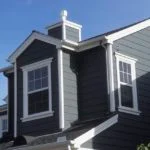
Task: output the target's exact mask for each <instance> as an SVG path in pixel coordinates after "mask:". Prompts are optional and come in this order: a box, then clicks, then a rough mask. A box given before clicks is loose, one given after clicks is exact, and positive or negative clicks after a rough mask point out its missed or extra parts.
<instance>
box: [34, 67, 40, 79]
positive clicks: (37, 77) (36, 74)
mask: <svg viewBox="0 0 150 150" xmlns="http://www.w3.org/2000/svg"><path fill="white" fill-rule="evenodd" d="M34 72H35V79H40V78H41V69H36V70H35V71H34Z"/></svg>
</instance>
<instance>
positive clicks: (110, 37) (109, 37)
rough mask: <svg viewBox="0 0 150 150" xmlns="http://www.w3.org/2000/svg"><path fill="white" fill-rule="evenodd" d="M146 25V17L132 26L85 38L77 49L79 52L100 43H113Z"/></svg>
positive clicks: (147, 21) (148, 25)
mask: <svg viewBox="0 0 150 150" xmlns="http://www.w3.org/2000/svg"><path fill="white" fill-rule="evenodd" d="M147 27H150V19H147V20H145V21H142V22H140V23H137V24H135V25H132V26H130V27H127V28H125V29H122V30H119V31H116V32H114V33H111V34H103V35H100V36H97V37H93V38H91V39H89V40H88V39H87V40H85V41H83V42H80V43H79V49H78V51H79V52H81V51H84V50H86V49H90V48H92V47H96V46H98V45H100V44H102V43H113V42H114V41H116V40H119V39H121V38H124V37H126V36H128V35H131V34H133V33H136V32H138V31H140V30H143V29H145V28H147ZM102 41H103V42H102Z"/></svg>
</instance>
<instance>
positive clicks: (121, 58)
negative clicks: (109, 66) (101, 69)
mask: <svg viewBox="0 0 150 150" xmlns="http://www.w3.org/2000/svg"><path fill="white" fill-rule="evenodd" d="M115 56H116V68H117V81H118V84H117V85H118V97H119V107H118V110H119V111H121V112H125V113H130V114H134V115H139V114H140V111H139V110H138V100H137V86H136V67H135V63H136V61H137V59H135V58H132V57H129V56H126V55H123V54H120V53H115ZM119 61H122V62H126V63H128V64H130V65H131V76H132V85H131V87H132V92H133V93H132V95H133V108H130V107H125V106H122V104H121V91H120V84H122V82H121V81H120V72H119Z"/></svg>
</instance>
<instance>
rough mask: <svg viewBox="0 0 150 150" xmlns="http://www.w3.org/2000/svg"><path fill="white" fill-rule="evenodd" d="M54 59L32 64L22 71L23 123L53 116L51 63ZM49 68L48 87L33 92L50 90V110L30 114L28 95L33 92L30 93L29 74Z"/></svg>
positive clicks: (24, 67)
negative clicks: (39, 69) (32, 71)
mask: <svg viewBox="0 0 150 150" xmlns="http://www.w3.org/2000/svg"><path fill="white" fill-rule="evenodd" d="M52 59H53V58H48V59H45V60H42V61H38V62H35V63H32V64H30V65H26V66H23V67H22V68H21V69H22V70H23V118H22V119H21V120H22V121H23V122H25V121H30V120H35V119H40V118H44V117H48V116H52V115H53V111H52V87H51V63H52ZM45 66H47V67H48V87H46V88H42V89H40V90H35V91H33V92H37V91H41V90H43V89H48V91H49V92H48V93H49V110H48V111H45V112H40V113H36V114H33V115H29V114H28V94H29V93H32V92H28V90H27V89H28V85H27V83H28V76H27V73H28V72H29V71H31V70H35V69H38V68H42V67H45Z"/></svg>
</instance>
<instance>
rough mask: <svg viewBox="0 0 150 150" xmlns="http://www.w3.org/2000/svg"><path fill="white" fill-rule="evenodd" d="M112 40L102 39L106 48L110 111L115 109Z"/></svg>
mask: <svg viewBox="0 0 150 150" xmlns="http://www.w3.org/2000/svg"><path fill="white" fill-rule="evenodd" d="M112 44H113V42H112V41H108V40H106V41H104V42H103V43H102V46H103V47H104V48H105V50H106V68H107V93H108V95H109V103H110V112H114V111H115V110H116V106H115V94H114V67H113V49H112Z"/></svg>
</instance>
